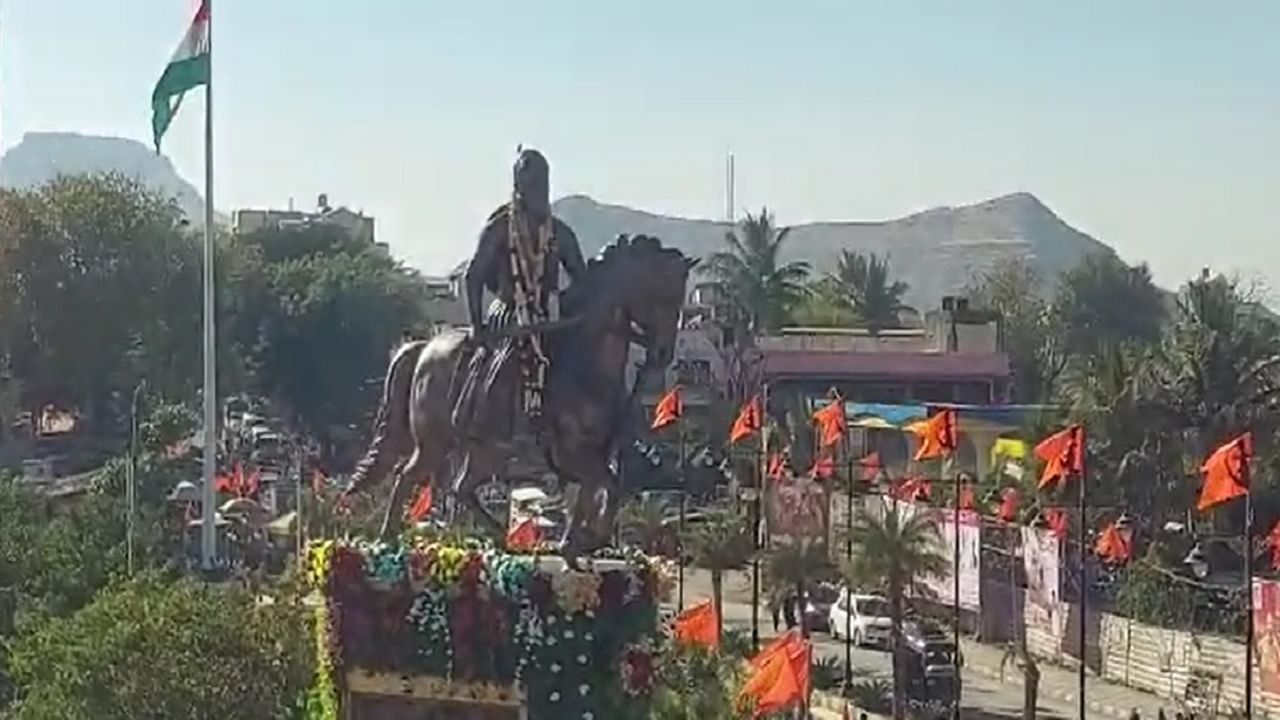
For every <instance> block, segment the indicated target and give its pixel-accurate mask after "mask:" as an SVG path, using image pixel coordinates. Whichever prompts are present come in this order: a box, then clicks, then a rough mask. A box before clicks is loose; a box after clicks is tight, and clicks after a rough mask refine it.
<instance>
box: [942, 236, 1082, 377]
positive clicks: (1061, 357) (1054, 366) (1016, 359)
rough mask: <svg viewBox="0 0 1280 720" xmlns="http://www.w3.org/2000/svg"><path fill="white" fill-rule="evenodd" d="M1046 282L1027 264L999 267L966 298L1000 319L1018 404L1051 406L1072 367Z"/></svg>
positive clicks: (1001, 263) (1010, 262)
mask: <svg viewBox="0 0 1280 720" xmlns="http://www.w3.org/2000/svg"><path fill="white" fill-rule="evenodd" d="M1040 287H1041V278H1040V275H1039V273H1038V272H1036V269H1035V268H1034V267H1032V266H1031V264H1030V263H1028V262H1027V261H1026V260H1025V259H1022V258H1007V259H1002V260H999V261H997V262H996V264H995V265H993V266H992V267H991V268H990V269H988V270H987V271H986V272H985V273H983V274H981V275H979V276H978V277H976V278H975V279H974V280H973V282H971V283H970V285H969V287H968V288H967V289H966V291H965V294H966V295H968V296H969V298H970V300H971V302H972V303H973V305H975V306H976V307H982V308H986V309H989V310H995V311H996V312H998V313H1000V331H1001V346H1002V347H1003V349H1004V351H1005V352H1006V353H1007V354H1008V355H1009V364H1010V366H1011V368H1012V370H1013V396H1014V400H1016V401H1018V402H1023V403H1040V402H1046V401H1048V400H1049V399H1050V398H1051V396H1052V395H1053V392H1054V387H1055V385H1056V383H1057V380H1058V377H1059V376H1060V375H1061V374H1062V371H1063V369H1064V367H1065V366H1066V355H1065V353H1064V352H1063V349H1062V333H1061V326H1060V324H1059V322H1058V320H1057V319H1056V317H1055V315H1054V312H1053V309H1052V307H1051V306H1050V305H1049V303H1047V302H1046V301H1045V300H1044V298H1042V297H1041V296H1040Z"/></svg>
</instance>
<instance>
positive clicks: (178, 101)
mask: <svg viewBox="0 0 1280 720" xmlns="http://www.w3.org/2000/svg"><path fill="white" fill-rule="evenodd" d="M212 6H213V0H200V4H199V6H198V7H197V8H196V14H195V17H194V18H192V20H191V26H190V27H189V28H187V32H186V35H184V36H183V38H182V42H181V43H179V44H178V48H177V49H176V50H175V51H174V53H173V56H172V57H171V58H170V59H169V64H168V65H166V66H165V69H164V72H163V73H162V74H161V75H160V79H159V81H157V82H156V86H155V89H154V90H152V92H151V132H152V138H153V139H154V141H155V146H156V152H157V153H158V152H160V140H161V138H162V137H164V133H165V131H166V130H168V129H169V124H170V123H171V122H172V121H173V117H174V115H176V114H177V112H178V108H179V107H180V106H181V105H182V98H183V96H184V95H185V94H186V92H187V91H188V90H193V89H195V88H197V87H200V86H202V85H203V86H204V92H205V101H204V268H203V286H204V287H203V289H204V301H203V345H204V463H203V464H202V466H201V478H202V480H203V481H204V492H203V494H202V496H201V505H202V508H201V514H200V519H201V525H200V560H201V566H202V567H203V568H204V569H205V570H206V571H207V570H212V569H213V566H214V564H215V561H216V560H217V556H218V536H217V526H216V525H215V518H216V509H215V507H214V506H215V505H216V504H217V500H218V495H217V489H216V488H215V487H214V475H215V474H216V473H217V462H218V399H217V358H216V355H217V345H216V338H217V334H216V330H215V327H214V291H213V282H214V274H213V262H214V252H213V238H214V227H213V23H212V21H211V17H212V9H213V7H212Z"/></svg>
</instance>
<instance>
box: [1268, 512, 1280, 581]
mask: <svg viewBox="0 0 1280 720" xmlns="http://www.w3.org/2000/svg"><path fill="white" fill-rule="evenodd" d="M1267 547H1269V548H1271V569H1272V570H1280V522H1277V523H1276V524H1275V527H1273V528H1271V532H1270V533H1268V534H1267Z"/></svg>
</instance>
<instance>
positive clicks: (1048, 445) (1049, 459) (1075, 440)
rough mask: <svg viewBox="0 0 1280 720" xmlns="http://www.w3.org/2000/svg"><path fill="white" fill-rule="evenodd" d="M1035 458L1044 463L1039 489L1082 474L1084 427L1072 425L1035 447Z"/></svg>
mask: <svg viewBox="0 0 1280 720" xmlns="http://www.w3.org/2000/svg"><path fill="white" fill-rule="evenodd" d="M1036 457H1038V458H1040V459H1041V460H1043V461H1044V472H1042V473H1040V489H1042V490H1043V489H1044V488H1045V487H1047V486H1048V485H1051V484H1053V483H1054V482H1061V481H1063V480H1066V479H1067V476H1068V475H1079V474H1081V473H1083V472H1084V427H1083V426H1081V425H1072V426H1071V427H1069V428H1067V429H1066V430H1060V431H1058V432H1056V433H1054V434H1052V435H1050V436H1049V437H1047V438H1045V439H1044V440H1041V441H1040V444H1038V445H1036Z"/></svg>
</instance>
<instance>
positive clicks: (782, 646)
mask: <svg viewBox="0 0 1280 720" xmlns="http://www.w3.org/2000/svg"><path fill="white" fill-rule="evenodd" d="M809 660H810V649H809V643H807V642H805V640H804V638H802V637H801V636H800V633H799V632H798V631H797V630H794V629H793V630H788V631H787V632H786V633H784V634H782V635H780V636H778V637H777V638H776V639H774V641H773V642H772V643H770V644H769V645H767V646H766V647H765V648H764V649H762V650H761V651H760V652H759V653H758V654H757V655H756V656H755V657H753V658H751V661H750V663H751V675H750V676H749V677H748V679H747V682H746V684H745V685H744V686H743V688H742V692H741V693H740V695H739V697H742V698H747V697H750V698H753V699H754V705H753V707H754V715H755V716H759V715H761V714H763V713H766V712H769V711H771V710H776V709H778V708H781V707H785V706H787V705H789V704H791V703H793V702H797V701H800V700H803V699H804V698H806V697H808V695H809Z"/></svg>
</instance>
